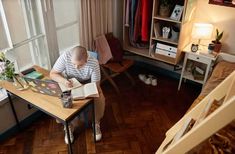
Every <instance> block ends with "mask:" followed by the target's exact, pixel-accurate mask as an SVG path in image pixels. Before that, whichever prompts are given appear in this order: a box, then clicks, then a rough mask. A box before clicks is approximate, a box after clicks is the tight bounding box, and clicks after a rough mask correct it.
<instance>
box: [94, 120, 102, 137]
mask: <svg viewBox="0 0 235 154" xmlns="http://www.w3.org/2000/svg"><path fill="white" fill-rule="evenodd" d="M101 138H102V133H101V130H100V123H99V122H97V123H95V140H96V141H100V140H101Z"/></svg>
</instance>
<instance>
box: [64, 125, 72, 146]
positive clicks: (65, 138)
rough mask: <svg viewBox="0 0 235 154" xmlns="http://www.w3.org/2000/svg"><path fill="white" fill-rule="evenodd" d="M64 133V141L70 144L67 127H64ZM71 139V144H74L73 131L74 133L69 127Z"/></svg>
mask: <svg viewBox="0 0 235 154" xmlns="http://www.w3.org/2000/svg"><path fill="white" fill-rule="evenodd" d="M64 131H65V136H64V141H65V143H66V144H69V140H68V134H67V131H66V128H65V127H64ZM69 137H70V141H71V143H73V141H74V137H73V131H72V128H71V126H69Z"/></svg>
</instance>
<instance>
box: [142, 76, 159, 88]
mask: <svg viewBox="0 0 235 154" xmlns="http://www.w3.org/2000/svg"><path fill="white" fill-rule="evenodd" d="M139 79H140V80H141V81H143V82H144V83H145V84H147V85H150V84H151V85H152V86H157V78H156V77H154V76H153V75H148V78H147V76H146V75H144V74H139Z"/></svg>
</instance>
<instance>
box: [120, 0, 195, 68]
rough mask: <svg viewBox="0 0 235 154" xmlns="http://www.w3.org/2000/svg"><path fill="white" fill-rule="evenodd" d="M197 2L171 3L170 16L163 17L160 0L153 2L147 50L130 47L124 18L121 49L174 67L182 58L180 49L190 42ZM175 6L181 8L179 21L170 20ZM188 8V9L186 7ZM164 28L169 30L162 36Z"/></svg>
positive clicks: (183, 0) (127, 28)
mask: <svg viewBox="0 0 235 154" xmlns="http://www.w3.org/2000/svg"><path fill="white" fill-rule="evenodd" d="M126 1H127V0H124V16H125V13H126ZM196 1H197V0H192V1H190V2H188V1H187V0H176V1H173V3H174V4H172V8H171V10H170V12H171V13H170V14H171V15H170V16H168V17H163V16H160V15H159V10H160V0H153V9H152V24H151V29H150V41H149V48H148V49H143V48H142V49H141V48H137V47H134V46H132V45H131V43H130V41H129V31H130V28H131V27H129V26H128V25H125V17H124V20H123V21H124V23H123V47H124V49H125V50H127V51H130V52H132V53H135V54H138V55H141V56H145V57H148V58H152V59H155V60H159V61H163V62H166V63H169V64H173V65H176V64H177V63H178V62H179V60H180V59H181V57H182V54H181V51H182V49H183V48H184V47H185V46H186V45H187V44H188V43H189V42H190V35H188V34H189V32H190V31H191V27H192V19H193V15H194V11H193V10H194V9H195V6H196ZM176 5H179V6H180V7H181V11H182V13H181V15H180V18H179V20H176V19H175V18H172V17H171V16H172V12H173V10H174V8H175V7H176ZM187 5H188V6H189V7H188V6H187ZM164 27H167V28H169V29H168V31H169V30H170V32H169V35H168V36H166V35H165V34H163V32H162V30H163V28H164ZM157 45H158V46H159V45H166V46H168V47H169V48H175V49H176V50H174V52H172V51H170V50H165V49H162V48H159V47H157Z"/></svg>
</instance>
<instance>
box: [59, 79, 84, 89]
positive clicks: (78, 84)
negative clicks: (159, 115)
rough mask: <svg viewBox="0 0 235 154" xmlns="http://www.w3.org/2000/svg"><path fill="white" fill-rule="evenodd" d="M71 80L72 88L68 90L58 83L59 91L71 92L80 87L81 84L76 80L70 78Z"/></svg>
mask: <svg viewBox="0 0 235 154" xmlns="http://www.w3.org/2000/svg"><path fill="white" fill-rule="evenodd" d="M71 80H72V82H73V87H71V88H68V87H66V86H65V85H64V84H62V83H59V86H60V89H61V91H62V92H64V91H69V90H72V89H75V88H78V87H81V86H82V84H81V83H80V82H79V81H78V80H77V79H75V78H72V79H71Z"/></svg>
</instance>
